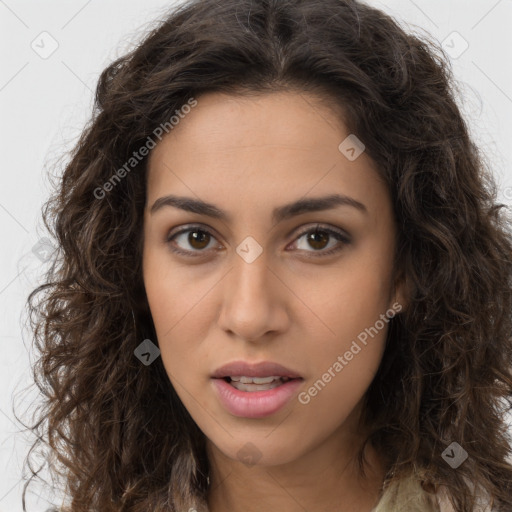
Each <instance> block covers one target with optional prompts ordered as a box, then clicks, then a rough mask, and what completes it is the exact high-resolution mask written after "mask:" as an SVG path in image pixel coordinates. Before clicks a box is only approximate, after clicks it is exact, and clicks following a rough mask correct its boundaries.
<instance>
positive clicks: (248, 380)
mask: <svg viewBox="0 0 512 512" xmlns="http://www.w3.org/2000/svg"><path fill="white" fill-rule="evenodd" d="M280 378H281V377H279V376H274V377H245V376H241V377H230V379H231V380H232V381H234V382H242V383H243V384H270V383H271V382H272V381H274V380H277V379H280ZM283 379H286V377H283Z"/></svg>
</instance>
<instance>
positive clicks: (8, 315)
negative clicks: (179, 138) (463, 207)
mask: <svg viewBox="0 0 512 512" xmlns="http://www.w3.org/2000/svg"><path fill="white" fill-rule="evenodd" d="M367 3H369V4H371V5H373V6H375V7H378V8H381V9H383V10H384V11H386V12H388V13H390V14H391V15H393V16H394V17H395V18H396V19H398V20H399V21H400V22H401V23H402V24H403V26H404V27H405V28H406V29H411V30H426V31H428V32H429V33H430V34H431V35H432V36H434V37H435V38H436V39H437V40H438V41H440V42H443V41H444V43H443V44H444V47H445V49H446V50H447V51H448V52H449V54H450V59H451V61H452V66H453V71H454V74H455V77H456V79H457V81H458V83H459V86H460V87H461V89H462V91H463V94H462V95H461V97H460V98H458V101H459V105H460V107H461V109H462V111H463V114H464V115H465V117H466V119H467V120H468V123H469V125H470V129H471V132H472V135H473V137H474V139H475V141H476V142H477V144H478V145H479V146H480V148H481V149H482V151H483V152H484V153H485V154H486V156H487V158H488V159H489V161H490V162H491V163H492V167H493V169H494V173H495V176H496V177H497V180H498V183H499V186H500V194H501V200H502V202H504V203H507V204H512V166H511V162H512V144H511V141H512V80H511V78H512V69H511V64H510V63H511V62H512V59H511V58H510V49H511V48H512V31H511V30H510V26H511V25H512V1H510V0H471V1H468V0H428V1H427V0H415V1H413V0H385V1H374V0H368V1H367ZM174 4H175V2H172V1H169V0H167V1H164V0H144V2H142V1H138V2H136V1H134V0H123V1H122V2H121V1H120V0H103V1H99V0H80V1H79V0H73V1H70V0H60V1H57V0H46V1H45V2H38V1H36V0H31V1H26V0H0V39H1V45H0V52H1V66H0V113H1V116H0V141H1V150H2V151H1V157H2V158H1V171H0V176H1V187H0V227H1V232H2V244H1V249H0V269H1V270H0V347H1V349H2V357H1V358H0V389H1V390H2V391H1V393H0V512H21V510H22V505H21V491H22V487H23V484H24V481H25V479H26V476H27V471H26V470H25V472H24V473H22V465H23V462H24V459H25V457H26V455H27V450H28V448H29V446H30V444H31V442H32V441H33V439H32V438H31V437H29V436H27V435H26V434H24V433H19V430H20V426H19V424H18V423H17V422H16V421H15V419H14V415H13V411H12V409H13V407H12V403H13V393H14V392H16V393H18V396H19V393H21V392H22V391H23V390H24V388H25V387H26V386H27V385H29V384H30V383H31V380H30V379H31V369H30V360H29V354H28V352H27V350H28V347H29V346H30V343H31V338H30V333H29V332H28V331H27V328H26V315H25V313H24V312H23V308H24V305H25V301H26V298H27V295H28V293H29V291H30V290H32V289H33V288H34V286H35V285H36V284H37V283H38V282H39V281H38V280H39V279H40V276H41V273H42V272H43V271H44V270H45V269H46V268H47V266H46V265H47V263H45V261H44V256H43V257H41V255H42V254H43V255H44V242H43V244H42V245H41V243H40V240H41V238H43V237H44V236H45V235H46V233H45V231H44V229H43V226H42V223H41V221H40V212H41V206H42V204H43V202H44V201H45V200H46V198H47V196H48V193H49V181H48V178H47V176H46V173H47V172H48V171H49V170H50V169H52V166H53V165H54V164H55V162H56V160H57V158H58V157H59V156H60V155H62V154H63V153H64V152H65V151H67V150H69V149H70V148H71V147H72V146H73V144H74V142H76V139H77V137H78V135H79V133H80V131H81V130H82V128H83V126H84V124H85V123H86V121H87V120H88V119H89V117H90V113H91V107H92V100H93V91H94V89H95V85H96V82H97V79H98V76H99V74H100V72H101V71H102V69H104V67H105V66H106V65H108V64H109V63H110V62H111V61H112V60H114V58H116V57H117V56H120V55H122V54H123V53H125V52H126V51H128V50H130V49H131V48H132V47H133V44H135V43H136V41H137V39H138V37H140V36H141V35H142V34H143V33H144V32H145V31H146V30H147V29H148V28H149V27H150V26H151V22H152V21H153V20H155V19H157V18H160V17H161V16H162V15H163V14H164V13H165V12H166V11H167V10H169V9H170V8H172V6H173V5H174ZM34 247H36V248H38V249H36V250H33V248H34ZM41 247H42V248H43V249H42V250H41ZM27 393H28V394H26V396H27V398H26V404H27V405H29V404H31V403H32V402H33V401H34V400H36V398H37V394H36V391H35V390H33V391H32V394H31V395H30V393H29V392H27ZM30 397H32V398H30ZM17 411H18V410H17ZM20 412H22V411H20ZM29 443H30V444H29ZM31 487H32V486H31ZM28 498H29V502H28V503H29V505H30V507H29V510H30V511H34V512H43V511H45V510H47V509H48V508H49V507H50V504H51V502H54V503H59V500H58V498H57V497H52V496H51V495H49V494H47V493H46V491H44V489H40V488H39V486H37V485H34V486H33V491H32V492H31V493H29V495H28Z"/></svg>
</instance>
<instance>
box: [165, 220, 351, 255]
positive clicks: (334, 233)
mask: <svg viewBox="0 0 512 512" xmlns="http://www.w3.org/2000/svg"><path fill="white" fill-rule="evenodd" d="M306 235H309V236H308V237H307V238H306V239H305V240H306V242H305V243H304V244H300V243H299V242H300V240H301V239H302V238H304V237H305V236H306ZM332 238H334V239H335V240H337V241H338V242H339V243H338V244H334V247H332V246H331V247H330V248H329V250H327V251H326V250H324V249H325V247H326V246H328V243H326V242H327V241H329V239H332ZM212 240H216V238H215V237H214V236H213V234H212V233H211V232H210V231H209V230H208V229H206V228H203V227H202V226H188V227H185V228H184V229H181V230H180V231H178V232H176V233H174V234H173V233H170V234H169V235H168V237H167V242H168V243H169V245H170V248H171V250H172V251H173V252H175V253H177V254H181V255H183V256H192V257H197V256H202V254H201V253H204V252H207V250H208V249H209V248H210V249H211V246H210V244H211V242H212ZM180 243H181V244H188V246H189V247H191V248H192V250H190V249H189V248H183V246H180ZM295 243H296V244H297V245H302V247H297V248H298V249H299V250H302V251H306V252H316V253H321V254H318V256H329V255H331V254H333V253H335V252H338V251H340V250H341V249H343V246H344V245H347V244H349V243H350V238H349V236H348V235H346V234H345V233H344V232H343V231H338V230H336V229H333V228H330V227H324V226H321V225H320V224H317V225H316V226H315V227H314V228H311V227H310V228H309V229H307V230H303V231H302V232H301V233H299V235H298V238H296V241H295ZM209 246H210V247H209ZM305 246H306V247H305ZM307 246H309V247H312V248H313V249H314V250H313V251H309V250H308V249H307Z"/></svg>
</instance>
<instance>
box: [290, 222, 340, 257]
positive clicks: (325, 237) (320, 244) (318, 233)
mask: <svg viewBox="0 0 512 512" xmlns="http://www.w3.org/2000/svg"><path fill="white" fill-rule="evenodd" d="M301 239H305V243H303V244H301V243H300V240H301ZM332 239H334V240H335V241H337V242H338V243H334V244H333V245H331V246H330V247H328V245H329V241H330V240H332ZM296 240H297V242H295V245H296V246H297V248H298V249H299V250H303V251H305V252H309V253H316V252H318V254H314V256H329V255H331V254H333V253H335V252H338V251H340V250H341V249H343V247H344V246H345V245H348V244H350V238H349V236H348V235H346V234H345V233H343V232H342V231H338V230H335V229H332V228H328V227H322V226H320V225H316V226H315V228H313V229H311V228H310V229H308V230H306V231H303V232H302V233H300V234H299V236H298V238H297V239H296ZM301 245H302V247H301ZM311 248H313V249H314V250H313V251H312V250H310V249H311ZM326 248H328V250H325V249H326Z"/></svg>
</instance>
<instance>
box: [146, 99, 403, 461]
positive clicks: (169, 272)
mask: <svg viewBox="0 0 512 512" xmlns="http://www.w3.org/2000/svg"><path fill="white" fill-rule="evenodd" d="M197 102H198V103H197V106H195V107H194V108H193V109H192V110H191V111H190V113H188V114H187V115H186V116H184V118H183V119H181V120H180V122H179V124H178V125H176V126H175V127H174V128H173V130H172V131H171V132H169V134H168V135H166V136H165V137H164V138H163V139H162V141H161V142H160V143H159V144H158V145H157V146H156V147H155V148H154V149H153V150H152V152H151V154H150V157H149V160H148V181H147V203H146V210H145V214H144V216H145V217H144V252H143V273H144V283H145V288H146V293H147V297H148V301H149V306H150V310H151V314H152V318H153V322H154V325H155V328H156V333H157V338H158V340H157V341H158V346H159V348H160V351H161V357H162V362H163V364H164V366H165V369H166V371H167V374H168V376H169V379H170V381H171V383H172V385H173V386H174V388H175V390H176V392H177V393H178V395H179V397H180V399H181V400H182V402H183V404H184V406H185V407H186V408H187V410H188V411H189V413H190V415H191V416H192V418H193V419H194V421H195V422H196V423H197V425H198V426H199V428H200V429H201V430H202V431H203V432H204V434H205V435H206V437H207V438H208V443H209V446H211V447H213V449H214V450H215V451H216V452H218V453H220V454H222V455H223V456H224V457H226V458H229V459H232V460H233V461H236V460H242V458H243V457H244V454H245V455H249V457H250V458H251V457H252V458H253V459H254V461H255V463H257V464H262V465H276V464H284V463H287V462H291V461H294V460H297V459H299V458H300V457H301V456H304V455H306V454H307V453H308V452H311V451H313V450H315V449H317V448H318V447H319V446H321V445H322V443H324V442H327V440H328V439H335V438H338V439H342V438H344V439H348V437H347V436H349V433H350V432H352V433H353V432H354V429H355V428H356V427H355V418H356V417H357V414H359V413H360V408H359V406H360V404H361V400H362V398H363V395H364V393H365V391H366V390H367V388H368V386H369V385H370V383H371V381H372V379H373V377H374V376H375V373H376V371H377V369H378V367H379V364H380V361H381V358H382V355H383V350H384V346H385V337H386V333H387V329H388V322H389V318H391V317H392V316H393V315H394V314H395V313H397V312H398V311H400V309H401V308H402V307H403V306H404V299H403V297H402V294H401V288H400V287H399V286H398V287H397V288H396V291H395V290H394V289H393V286H392V285H393V281H392V278H393V276H392V274H391V269H392V261H393V254H394V248H395V237H396V231H395V224H394V220H393V214H392V204H391V202H390V197H389V193H388V190H387V188H386V186H385V184H384V183H383V182H382V181H381V180H379V178H378V175H377V172H376V169H375V167H374V165H373V162H372V160H371V159H370V158H369V157H368V156H367V155H366V154H365V153H364V151H363V152H362V153H361V154H360V155H359V156H358V157H357V158H355V159H354V158H353V157H354V152H351V151H350V150H349V151H348V152H346V150H343V148H345V146H343V147H342V149H339V146H340V144H341V143H342V142H343V141H344V140H345V139H346V138H347V137H348V136H349V132H348V131H347V129H346V128H345V126H344V125H343V123H342V122H341V121H340V120H339V118H338V117H337V116H336V115H335V114H334V113H333V112H334V111H333V110H331V109H329V108H328V106H327V105H325V104H321V103H319V102H318V101H317V99H316V98H315V97H314V96H311V95H308V94H298V93H291V92H286V93H272V94H268V95H263V96H258V97H251V98H240V97H234V96H228V95H224V94H220V93H208V94H205V95H203V96H200V97H198V98H197ZM345 144H348V147H350V139H349V141H348V142H346V143H345ZM352 146H353V144H352ZM355 149H356V151H357V147H356V148H355ZM347 155H348V156H350V157H352V158H350V159H349V158H348V157H347ZM355 155H357V153H355ZM170 195H172V196H175V197H177V198H187V199H188V202H185V201H183V200H182V201H181V202H178V201H176V200H175V201H171V200H169V199H167V200H162V198H165V197H167V196H170ZM334 195H338V196H339V197H341V198H344V200H338V201H335V200H333V201H324V202H323V203H322V202H321V201H317V200H318V199H320V198H325V197H327V196H334ZM309 200H311V201H309ZM199 201H201V202H204V203H208V204H209V205H213V208H206V207H204V206H203V208H200V207H199V206H200V205H199V203H195V205H194V204H193V202H199ZM304 201H305V202H304ZM296 202H302V203H301V204H302V207H301V206H300V205H299V206H297V207H288V205H292V204H293V203H296ZM308 206H309V208H308ZM192 210H193V211H192ZM274 214H275V215H274ZM235 361H244V362H246V363H248V364H249V365H252V364H256V363H261V362H272V363H278V364H280V365H282V366H284V367H285V368H287V369H289V370H292V371H293V372H295V374H296V375H298V376H299V377H300V378H298V379H295V380H293V381H289V382H288V383H287V384H283V382H282V381H281V380H280V381H277V382H276V381H274V382H273V383H272V384H271V385H270V386H272V385H276V384H277V386H276V387H275V388H274V389H273V390H271V391H254V389H255V388H251V390H250V391H249V390H247V391H243V390H242V391H239V390H236V389H234V385H233V384H229V383H227V382H226V381H224V380H223V379H214V378H212V375H213V374H214V373H215V371H216V370H218V369H219V368H220V367H222V366H223V365H226V364H227V363H231V362H235ZM242 372H245V373H242ZM248 372H249V370H247V371H246V370H243V369H242V370H240V371H238V372H237V371H236V370H230V371H229V372H227V371H226V372H225V373H224V376H228V375H233V376H235V377H236V376H240V375H247V373H248ZM221 373H222V372H221ZM263 374H265V375H268V376H279V375H280V372H279V370H277V369H275V368H274V369H273V370H270V369H269V370H267V372H266V373H265V372H263ZM276 374H277V375H276ZM228 380H229V379H228ZM247 385H248V386H251V384H250V383H248V384H247ZM253 385H254V384H253ZM237 386H238V387H242V388H243V386H240V385H239V384H238V385H237ZM246 389H248V388H246ZM252 393H254V395H252ZM248 443H250V444H248ZM244 450H245V452H244ZM247 451H249V452H251V451H252V452H251V453H249V454H247V453H246V452H247Z"/></svg>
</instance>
